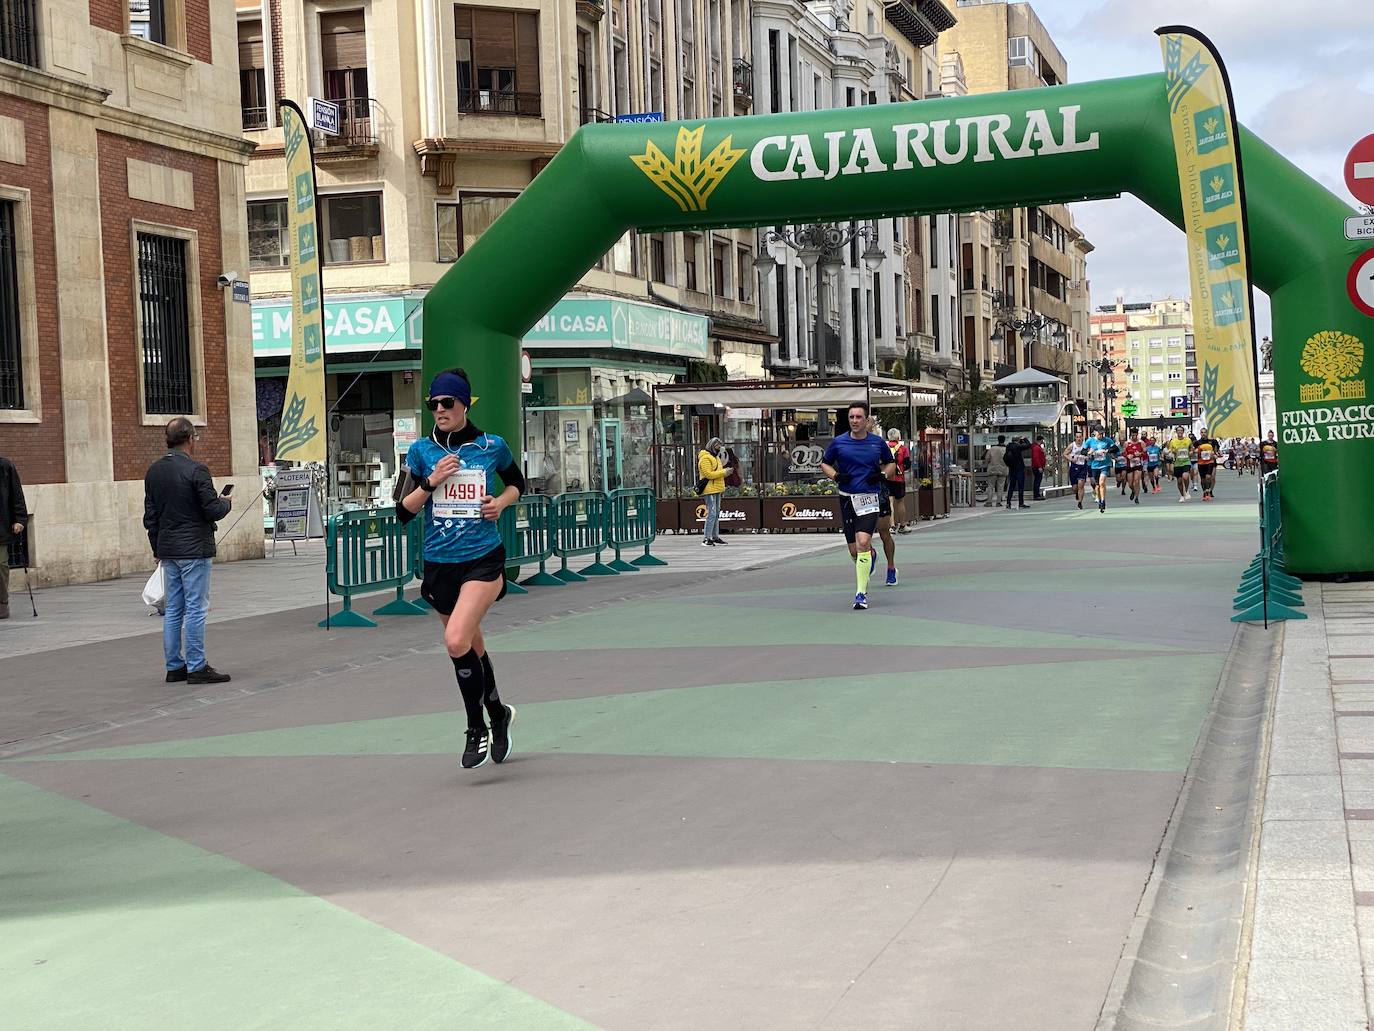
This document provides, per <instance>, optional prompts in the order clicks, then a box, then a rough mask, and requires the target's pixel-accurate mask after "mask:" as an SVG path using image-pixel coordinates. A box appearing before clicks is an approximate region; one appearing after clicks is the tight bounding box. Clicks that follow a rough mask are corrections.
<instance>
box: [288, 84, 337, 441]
mask: <svg viewBox="0 0 1374 1031" xmlns="http://www.w3.org/2000/svg"><path fill="white" fill-rule="evenodd" d="M281 121H282V135H283V139H284V140H285V143H286V228H287V233H288V235H289V236H290V238H291V241H290V244H291V373H290V375H289V377H288V378H287V380H286V402H285V407H284V408H283V409H282V416H281V428H280V430H279V431H278V438H277V457H278V458H279V459H286V460H288V461H292V462H319V463H321V464H323V463H324V462H325V448H326V438H325V435H324V433H323V430H324V426H325V406H324V361H325V359H324V301H323V298H322V296H321V290H320V253H319V240H318V233H317V230H316V226H317V225H318V223H317V221H316V218H315V155H314V151H313V149H312V148H311V146H310V135H309V133H308V132H307V131H306V123H305V116H304V115H302V114H301V110H300V108H298V107H297V106H296V105H295V104H293V103H291V102H290V101H284V102H283V103H282V105H281Z"/></svg>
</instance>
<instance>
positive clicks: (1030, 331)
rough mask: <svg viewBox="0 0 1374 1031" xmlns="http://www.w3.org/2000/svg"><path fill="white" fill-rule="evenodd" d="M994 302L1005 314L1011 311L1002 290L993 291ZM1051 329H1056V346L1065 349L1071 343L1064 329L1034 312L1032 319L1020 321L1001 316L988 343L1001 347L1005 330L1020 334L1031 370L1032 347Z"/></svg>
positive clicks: (1053, 338) (1012, 317) (1054, 335)
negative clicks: (1007, 306)
mask: <svg viewBox="0 0 1374 1031" xmlns="http://www.w3.org/2000/svg"><path fill="white" fill-rule="evenodd" d="M992 300H993V303H994V304H996V305H997V306H998V307H999V309H1001V310H1002V311H1003V312H1008V311H1009V309H1007V308H1006V307H1005V305H1006V301H1007V298H1006V295H1005V294H1003V293H1002V292H1001V291H1000V290H994V291H993V295H992ZM1050 327H1054V332H1053V335H1052V336H1051V338H1050V339H1052V340H1053V341H1054V345H1055V346H1056V347H1060V348H1062V347H1064V346H1065V345H1066V344H1067V343H1068V341H1069V338H1068V336H1067V334H1066V333H1065V332H1064V327H1063V326H1062V325H1060V324H1059V323H1057V322H1055V320H1054V319H1052V318H1050V317H1049V316H1048V315H1039V314H1036V313H1034V312H1032V313H1031V316H1030V318H1027V319H1018V318H1016V316H1015V315H1013V314H1001V315H999V317H998V319H997V325H996V328H995V329H994V330H993V332H992V336H990V337H989V338H988V343H990V344H992V346H993V347H1000V346H1001V345H1002V341H1003V340H1005V339H1006V337H1005V336H1004V335H1003V333H1002V330H1004V329H1005V330H1007V331H1008V332H1011V333H1019V334H1020V336H1021V343H1023V344H1025V345H1026V364H1025V367H1026V368H1027V369H1029V368H1030V367H1031V364H1032V362H1031V358H1032V354H1031V349H1030V346H1031V344H1033V343H1035V342H1036V341H1037V340H1039V339H1040V335H1041V334H1042V333H1043V332H1045V331H1046V330H1047V329H1050Z"/></svg>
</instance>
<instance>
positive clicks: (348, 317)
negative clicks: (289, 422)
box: [236, 0, 772, 497]
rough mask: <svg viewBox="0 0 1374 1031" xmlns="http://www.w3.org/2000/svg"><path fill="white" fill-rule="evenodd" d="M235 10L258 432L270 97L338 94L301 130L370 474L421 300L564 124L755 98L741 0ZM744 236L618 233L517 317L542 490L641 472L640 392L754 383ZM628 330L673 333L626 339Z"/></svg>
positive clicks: (400, 403)
mask: <svg viewBox="0 0 1374 1031" xmlns="http://www.w3.org/2000/svg"><path fill="white" fill-rule="evenodd" d="M236 7H237V13H238V19H239V25H238V29H239V42H240V47H239V50H240V56H241V62H242V71H241V82H240V101H241V108H242V119H243V132H244V135H245V136H246V137H247V138H248V139H249V140H252V141H254V142H255V143H257V145H258V146H257V150H256V151H255V153H254V157H253V161H252V163H251V165H250V167H249V172H248V224H249V233H250V237H251V241H252V245H253V256H252V261H251V266H252V287H253V308H254V312H253V314H254V347H255V354H256V355H257V364H258V369H257V372H258V376H259V391H258V401H259V404H258V407H259V417H260V418H261V419H262V420H263V426H264V429H265V430H266V431H268V432H269V433H271V432H272V430H273V429H274V426H275V420H276V417H277V413H279V411H280V407H281V396H282V389H281V386H282V383H283V381H284V377H285V373H286V363H287V358H286V356H287V354H288V353H289V327H290V322H289V302H288V290H289V277H288V273H287V270H286V263H287V252H286V247H285V243H284V238H283V228H284V216H285V212H284V201H285V198H286V189H285V182H284V170H283V164H284V163H283V155H282V142H281V130H280V127H279V124H278V116H277V112H276V107H277V104H278V102H279V101H280V100H282V99H294V100H296V101H297V102H300V103H302V105H304V101H305V99H306V98H307V97H317V98H321V99H323V100H328V101H331V102H333V103H336V104H338V105H339V107H340V114H341V121H342V125H341V131H340V132H339V133H338V134H332V135H329V136H323V135H318V134H317V136H316V138H315V141H314V142H315V158H316V166H317V181H318V188H319V192H320V197H321V212H322V230H323V236H324V247H323V249H322V251H323V257H324V269H323V278H324V288H325V302H326V303H325V312H326V338H327V348H328V350H327V353H328V355H329V358H330V376H329V377H328V379H329V400H330V403H331V405H333V404H336V403H337V411H338V418H337V420H335V421H336V423H337V426H336V427H334V428H333V432H334V433H335V435H336V441H335V443H336V446H337V447H338V448H340V449H342V450H343V451H347V452H350V453H363V454H367V453H369V452H373V453H376V454H377V455H378V456H379V458H380V459H381V466H382V469H381V471H380V473H379V474H378V475H376V476H374V477H373V479H374V480H378V481H382V482H384V481H385V479H386V476H387V475H388V474H389V473H390V472H391V470H392V469H394V467H395V461H396V458H395V456H396V454H397V453H398V452H399V451H401V450H403V446H404V442H405V441H406V440H407V439H408V434H409V433H410V432H413V428H414V425H415V420H416V419H417V417H418V415H419V401H420V396H421V394H420V392H421V389H422V384H421V383H420V382H419V370H420V350H419V349H420V346H421V344H422V342H423V339H424V327H423V325H422V313H421V310H420V309H421V304H422V301H423V298H424V295H425V293H426V291H427V290H428V289H429V288H430V287H431V286H432V285H433V284H434V283H435V282H436V281H437V280H438V279H439V277H440V276H442V275H443V274H444V273H445V272H446V271H447V270H448V268H449V267H450V265H451V264H452V263H453V262H455V261H457V260H458V259H459V258H461V256H462V255H463V253H464V252H465V251H466V250H467V248H469V247H471V246H472V244H473V243H474V242H475V241H476V240H477V238H478V237H480V235H481V234H482V233H483V232H484V231H485V230H486V229H487V228H488V227H489V226H490V225H491V224H492V223H493V222H494V221H495V219H496V218H498V217H499V216H500V214H501V213H502V212H503V211H504V210H505V209H506V208H508V207H509V206H510V205H511V204H512V203H513V202H514V200H515V199H516V198H517V197H518V196H519V194H520V191H521V190H522V189H523V188H524V187H525V186H526V185H528V184H529V182H530V181H531V180H532V179H533V178H534V176H536V175H537V174H538V173H539V171H540V170H541V169H542V168H543V167H544V166H545V165H546V164H547V163H548V162H549V160H550V159H551V158H552V157H553V156H554V155H555V154H556V153H557V152H558V150H559V148H560V147H562V146H563V144H564V143H566V142H567V141H568V139H569V138H570V137H571V136H572V135H573V133H574V132H576V131H577V129H578V128H580V127H581V126H582V125H583V124H585V123H588V122H594V121H606V120H611V119H614V118H616V117H624V116H636V115H638V116H643V115H648V114H650V113H653V114H656V115H661V116H662V117H663V118H664V119H667V120H672V119H677V118H689V119H690V118H706V117H725V116H730V115H733V114H736V113H745V112H747V111H749V110H751V108H752V95H751V88H752V82H751V75H750V71H751V68H750V56H751V50H750V46H749V43H750V41H749V34H748V32H747V13H746V10H745V8H744V5H743V2H742V0H741V2H740V3H735V2H733V0H707V2H704V3H701V4H695V3H688V2H686V0H610V2H609V3H607V4H603V3H601V2H599V0H578V2H577V3H575V4H572V5H569V4H562V3H559V2H557V0H540V2H536V3H520V4H516V3H509V4H501V3H490V2H485V0H477V2H458V3H454V2H448V0H388V2H382V0H236ZM568 201H569V203H570V204H571V203H576V197H575V196H569V198H568ZM550 231H555V230H554V229H553V227H551V229H550ZM752 243H753V233H752V232H749V231H730V232H698V233H685V234H656V235H647V234H644V235H642V234H638V233H630V234H627V235H626V236H625V237H624V238H623V239H622V240H620V241H619V242H618V243H617V244H616V245H615V246H614V247H613V248H612V249H611V251H610V252H609V253H607V254H606V255H605V256H604V257H603V259H602V260H601V262H600V263H599V264H598V266H597V267H596V268H595V269H593V270H592V271H590V272H589V273H588V274H587V275H586V276H585V277H584V278H583V279H582V281H581V282H580V283H579V285H578V287H577V288H576V289H575V290H574V291H573V292H571V293H569V294H568V295H567V296H566V297H565V298H564V299H563V300H562V301H560V302H559V303H558V304H557V305H555V307H554V309H553V310H552V311H551V312H549V313H548V315H547V316H546V317H545V319H543V320H541V322H540V323H539V324H538V325H537V326H536V327H534V329H532V330H531V332H530V334H529V335H528V336H527V338H526V341H525V346H526V349H527V350H528V352H529V354H530V356H531V358H532V364H533V370H534V374H533V378H532V383H531V390H530V392H529V393H528V394H527V395H526V414H527V418H526V425H527V432H526V439H525V441H524V445H525V447H524V451H525V458H526V461H527V463H528V468H529V469H530V479H531V483H532V484H533V486H534V487H535V488H536V489H540V490H547V491H549V492H554V491H558V490H565V489H593V488H611V487H615V486H620V485H621V484H635V485H637V484H641V483H647V482H648V468H649V458H648V450H647V442H648V441H649V440H651V439H652V433H651V432H650V424H649V421H648V420H649V412H648V407H647V405H643V404H636V403H633V401H634V400H635V399H639V398H642V397H643V396H644V392H645V391H648V390H649V389H650V388H651V387H652V386H653V385H654V384H656V383H663V382H669V381H672V380H673V379H675V378H701V377H709V376H712V375H720V373H719V372H718V371H713V370H718V369H719V368H720V367H722V366H723V367H724V369H725V370H727V371H728V373H729V374H731V375H735V376H758V375H762V373H763V369H764V362H763V358H764V350H765V348H766V346H767V345H768V344H769V342H770V341H771V340H772V337H771V335H770V334H769V333H768V332H767V329H766V327H765V326H764V324H763V323H762V322H761V321H760V319H759V316H758V307H757V301H756V296H755V294H756V290H755V279H756V277H755V274H754V271H753V258H754V251H753V248H752ZM529 245H530V247H532V248H533V247H538V246H540V241H539V240H538V239H531V240H530V241H529ZM631 323H633V324H635V325H640V326H647V325H653V326H660V327H667V328H666V329H664V330H663V332H661V333H648V334H646V333H636V334H634V336H633V340H632V339H631V336H630V334H628V333H626V332H625V331H624V327H625V326H626V325H629V324H631ZM477 386H478V393H479V394H480V384H478V385H477ZM479 421H480V417H479ZM369 457H370V456H369ZM380 489H381V488H380V485H379V484H378V483H372V484H362V485H354V486H352V488H351V492H352V494H353V496H355V497H361V496H363V495H365V494H366V493H367V492H368V491H369V490H380Z"/></svg>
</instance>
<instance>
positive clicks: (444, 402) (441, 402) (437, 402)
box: [425, 397, 458, 412]
mask: <svg viewBox="0 0 1374 1031" xmlns="http://www.w3.org/2000/svg"><path fill="white" fill-rule="evenodd" d="M457 403H458V399H457V398H456V397H431V398H430V399H429V400H428V401H426V402H425V407H426V408H428V409H429V410H430V411H431V412H437V411H438V410H439V408H440V407H441V406H442V407H443V409H444V411H446V412H447V411H448V410H449V409H451V408H452V407H453V406H454V405H456V404H457Z"/></svg>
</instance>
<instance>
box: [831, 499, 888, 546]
mask: <svg viewBox="0 0 1374 1031" xmlns="http://www.w3.org/2000/svg"><path fill="white" fill-rule="evenodd" d="M878 504H879V506H880V508H881V505H882V502H881V501H879V503H878ZM879 517H880V512H870V513H869V514H868V515H866V516H861V515H855V514H854V503H853V502H852V501H851V500H850V499H849V498H847V497H845V498H841V499H840V521H841V522H842V523H843V524H844V539H845V540H847V541H848V542H849V543H850V544H853V543H854V540H855V538H856V537H857V536H858V535H859V534H861V533H866V534H868V535H869V536H870V537H871V536H873V535H874V534H875V533H877V532H878V519H879Z"/></svg>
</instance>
